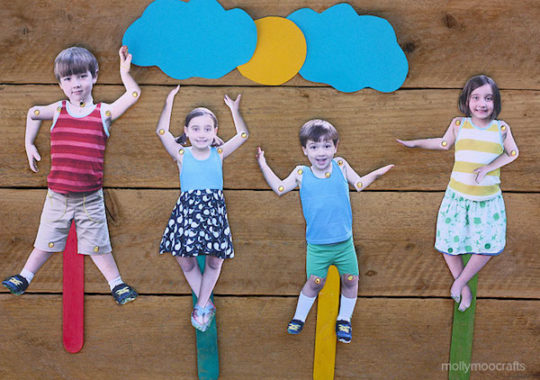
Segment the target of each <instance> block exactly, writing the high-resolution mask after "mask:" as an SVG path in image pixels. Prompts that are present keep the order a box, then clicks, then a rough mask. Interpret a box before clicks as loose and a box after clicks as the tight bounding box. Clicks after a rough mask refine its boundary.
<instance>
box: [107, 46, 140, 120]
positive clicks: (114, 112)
mask: <svg viewBox="0 0 540 380" xmlns="http://www.w3.org/2000/svg"><path fill="white" fill-rule="evenodd" d="M118 54H119V55H120V77H121V78H122V83H123V84H124V87H125V88H126V92H125V93H124V94H123V95H122V96H120V97H119V98H118V99H116V101H115V102H114V103H112V104H104V105H103V107H104V111H105V114H106V115H107V116H108V117H109V118H110V120H111V121H114V120H116V119H117V118H119V117H120V116H122V114H123V113H124V112H126V110H127V109H128V108H129V107H131V106H132V105H134V104H135V103H136V102H137V100H139V97H140V96H141V89H140V87H139V85H138V84H137V82H135V79H133V77H132V76H131V74H130V73H129V71H130V69H131V54H129V53H128V48H127V46H122V47H121V48H120V50H119V51H118ZM107 111H109V112H110V115H109V114H107Z"/></svg>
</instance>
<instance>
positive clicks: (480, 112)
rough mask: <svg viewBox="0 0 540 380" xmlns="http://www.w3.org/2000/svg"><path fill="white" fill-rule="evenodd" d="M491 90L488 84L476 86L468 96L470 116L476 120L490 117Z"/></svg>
mask: <svg viewBox="0 0 540 380" xmlns="http://www.w3.org/2000/svg"><path fill="white" fill-rule="evenodd" d="M493 107H494V106H493V90H492V88H491V86H490V85H489V84H485V85H483V86H481V87H478V88H477V89H475V90H474V91H473V92H471V95H470V97H469V110H470V111H471V116H472V117H473V118H475V119H478V120H486V119H490V118H491V115H492V114H493Z"/></svg>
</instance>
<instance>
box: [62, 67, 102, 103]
mask: <svg viewBox="0 0 540 380" xmlns="http://www.w3.org/2000/svg"><path fill="white" fill-rule="evenodd" d="M96 81H97V77H93V76H92V74H91V73H90V71H89V70H87V71H86V72H84V73H79V74H71V75H67V76H64V77H61V78H60V83H59V84H60V88H61V89H62V91H64V94H66V96H67V97H68V99H69V101H70V103H72V104H79V103H81V102H86V101H87V100H88V99H89V98H90V97H91V95H92V88H93V86H94V84H95V83H96Z"/></svg>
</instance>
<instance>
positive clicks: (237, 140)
mask: <svg viewBox="0 0 540 380" xmlns="http://www.w3.org/2000/svg"><path fill="white" fill-rule="evenodd" d="M179 89H180V86H178V87H176V88H175V89H173V90H172V91H171V92H170V93H169V95H168V96H167V99H166V101H165V106H164V108H163V111H162V113H161V116H160V119H159V122H158V125H157V129H156V133H157V135H158V136H159V138H160V140H161V142H162V144H163V146H164V147H165V149H166V150H167V152H168V153H169V155H170V156H171V157H172V158H173V160H174V161H175V162H176V164H177V165H178V171H179V173H180V197H179V198H178V201H177V202H176V206H175V207H174V209H173V211H172V213H171V217H170V219H169V222H168V223H167V227H166V228H165V232H164V233H163V238H162V240H161V244H160V248H159V252H160V253H165V252H170V253H171V254H172V255H173V256H174V257H175V258H176V260H177V261H178V264H180V267H181V268H182V271H183V272H184V275H185V277H186V280H187V282H188V284H189V286H190V287H191V289H192V290H193V293H194V294H195V296H196V297H197V303H196V304H195V307H194V308H193V311H192V313H191V323H192V325H193V327H195V328H196V329H198V330H200V331H205V330H206V329H207V328H208V326H209V325H210V323H211V322H212V319H213V318H214V315H215V312H216V308H215V306H214V304H213V303H212V301H211V300H210V295H211V293H212V290H213V289H214V286H215V285H216V282H217V280H218V277H219V274H220V272H221V266H222V264H223V261H224V259H230V258H232V257H233V256H234V250H233V246H232V238H231V230H230V228H229V222H228V218H227V209H226V207H225V198H224V197H223V171H222V165H223V160H224V159H225V158H227V157H228V156H229V155H230V154H231V153H233V152H234V151H235V150H236V149H238V148H239V147H240V146H241V145H242V144H244V143H245V142H246V140H247V137H248V130H247V127H246V124H245V123H244V120H243V119H242V116H241V115H240V111H239V108H240V99H241V95H238V97H237V98H236V100H232V99H230V98H229V97H228V96H227V95H225V99H224V100H225V104H226V105H227V106H228V107H229V108H230V110H231V114H232V117H233V121H234V125H235V127H236V135H235V136H234V137H232V138H231V139H230V140H229V141H227V142H226V143H224V144H223V142H222V141H221V139H219V138H218V137H217V131H218V122H217V119H216V116H215V115H214V114H213V113H212V111H210V110H209V109H207V108H202V107H200V108H195V109H194V110H192V111H191V112H190V113H188V115H187V116H186V121H185V124H184V134H183V135H182V136H180V137H178V138H175V137H174V136H173V135H172V134H171V132H170V131H169V125H170V121H171V113H172V107H173V103H174V98H175V96H176V94H177V93H178V91H179ZM186 139H189V141H190V143H191V146H190V147H184V146H183V144H185V142H186ZM219 144H222V145H220V146H219V147H216V146H215V145H219ZM199 255H206V265H205V268H204V274H201V271H200V269H199V266H198V264H197V256H199Z"/></svg>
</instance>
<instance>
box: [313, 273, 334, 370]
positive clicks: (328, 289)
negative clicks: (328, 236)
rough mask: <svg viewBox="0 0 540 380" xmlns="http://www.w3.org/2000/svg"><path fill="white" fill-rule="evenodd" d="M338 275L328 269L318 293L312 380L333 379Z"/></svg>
mask: <svg viewBox="0 0 540 380" xmlns="http://www.w3.org/2000/svg"><path fill="white" fill-rule="evenodd" d="M339 282H340V281H339V273H338V271H337V268H336V267H335V266H333V265H332V266H330V268H328V277H327V278H326V283H325V284H324V288H323V289H322V290H321V292H320V293H319V300H318V304H317V330H316V332H315V358H314V359H313V379H314V380H329V379H333V378H334V368H335V364H336V341H337V338H336V318H337V315H338V308H339Z"/></svg>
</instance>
